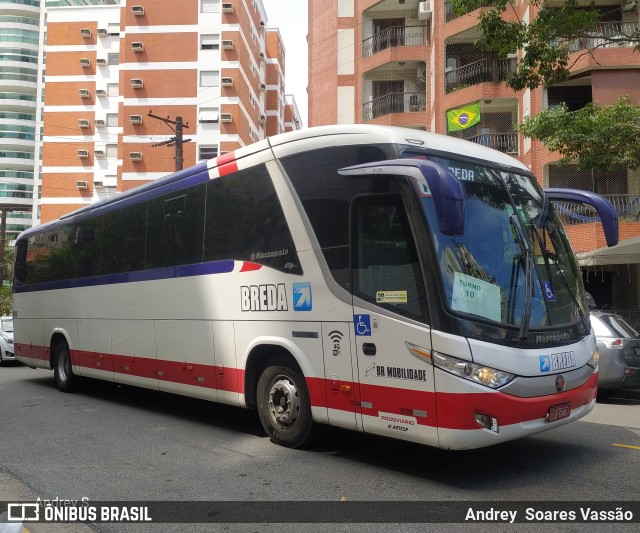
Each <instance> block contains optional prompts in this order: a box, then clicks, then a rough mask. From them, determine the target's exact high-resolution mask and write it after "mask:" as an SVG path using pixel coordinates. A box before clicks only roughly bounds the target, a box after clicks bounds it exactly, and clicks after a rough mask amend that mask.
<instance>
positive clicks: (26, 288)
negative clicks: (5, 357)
mask: <svg viewBox="0 0 640 533" xmlns="http://www.w3.org/2000/svg"><path fill="white" fill-rule="evenodd" d="M234 266H235V261H232V260H225V261H212V262H209V263H198V264H195V265H181V266H175V267H164V268H152V269H149V270H138V271H135V272H123V273H121V274H105V275H103V276H93V277H90V278H78V279H64V280H60V281H48V282H45V283H33V284H29V285H24V284H18V283H15V284H14V287H13V292H36V291H53V290H57V289H71V288H77V287H95V286H97V285H115V284H118V283H136V282H140V281H154V280H160V279H173V278H188V277H191V276H205V275H207V274H226V273H229V272H233V268H234Z"/></svg>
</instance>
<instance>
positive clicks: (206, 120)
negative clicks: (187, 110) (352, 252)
mask: <svg viewBox="0 0 640 533" xmlns="http://www.w3.org/2000/svg"><path fill="white" fill-rule="evenodd" d="M219 118H220V110H219V109H218V108H217V107H201V108H200V113H199V114H198V122H200V124H217V123H218V120H219Z"/></svg>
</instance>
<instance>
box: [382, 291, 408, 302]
mask: <svg viewBox="0 0 640 533" xmlns="http://www.w3.org/2000/svg"><path fill="white" fill-rule="evenodd" d="M376 302H377V303H379V304H406V303H407V291H377V292H376Z"/></svg>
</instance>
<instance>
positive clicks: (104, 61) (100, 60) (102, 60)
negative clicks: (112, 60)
mask: <svg viewBox="0 0 640 533" xmlns="http://www.w3.org/2000/svg"><path fill="white" fill-rule="evenodd" d="M108 64H109V61H108V60H107V58H106V57H99V58H97V59H96V65H100V66H101V67H104V66H105V65H108Z"/></svg>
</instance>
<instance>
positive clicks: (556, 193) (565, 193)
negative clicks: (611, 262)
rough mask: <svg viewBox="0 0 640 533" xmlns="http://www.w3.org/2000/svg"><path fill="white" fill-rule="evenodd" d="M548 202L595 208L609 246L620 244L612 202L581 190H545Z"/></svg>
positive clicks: (616, 216) (616, 218)
mask: <svg viewBox="0 0 640 533" xmlns="http://www.w3.org/2000/svg"><path fill="white" fill-rule="evenodd" d="M544 194H545V195H546V197H547V201H553V202H563V201H564V202H578V203H583V204H589V205H590V206H593V207H594V208H595V209H596V211H598V215H599V216H600V221H601V222H602V230H603V231H604V237H605V239H606V241H607V246H615V245H616V244H618V215H617V214H616V210H615V209H614V208H613V205H611V202H610V201H609V200H607V199H606V198H603V197H602V196H600V195H599V194H596V193H594V192H589V191H581V190H579V189H544Z"/></svg>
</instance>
